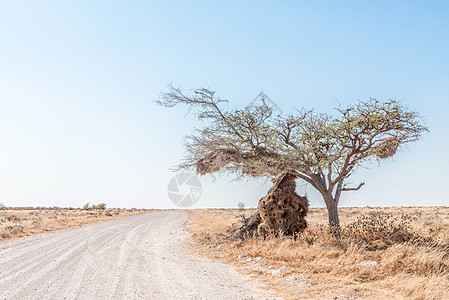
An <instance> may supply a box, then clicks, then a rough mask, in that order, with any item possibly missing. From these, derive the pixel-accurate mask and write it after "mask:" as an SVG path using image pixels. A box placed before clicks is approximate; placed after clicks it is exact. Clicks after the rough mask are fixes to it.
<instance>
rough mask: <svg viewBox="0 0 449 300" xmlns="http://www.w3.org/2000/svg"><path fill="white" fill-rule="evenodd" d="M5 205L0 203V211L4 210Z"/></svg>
mask: <svg viewBox="0 0 449 300" xmlns="http://www.w3.org/2000/svg"><path fill="white" fill-rule="evenodd" d="M5 208H6V205H5V204H4V203H3V202H0V210H2V209H5Z"/></svg>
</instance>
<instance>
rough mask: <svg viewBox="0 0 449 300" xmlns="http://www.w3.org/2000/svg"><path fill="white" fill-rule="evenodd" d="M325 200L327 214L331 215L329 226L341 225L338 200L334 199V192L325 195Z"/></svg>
mask: <svg viewBox="0 0 449 300" xmlns="http://www.w3.org/2000/svg"><path fill="white" fill-rule="evenodd" d="M323 197H324V202H325V203H326V207H327V214H328V217H329V226H331V227H339V226H340V219H339V218H338V200H336V199H334V197H333V196H332V194H330V195H324V196H323Z"/></svg>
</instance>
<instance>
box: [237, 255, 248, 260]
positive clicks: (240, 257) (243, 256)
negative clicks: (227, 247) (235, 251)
mask: <svg viewBox="0 0 449 300" xmlns="http://www.w3.org/2000/svg"><path fill="white" fill-rule="evenodd" d="M245 257H246V254H240V255H239V257H238V258H239V259H242V258H245Z"/></svg>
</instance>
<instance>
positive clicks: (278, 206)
mask: <svg viewBox="0 0 449 300" xmlns="http://www.w3.org/2000/svg"><path fill="white" fill-rule="evenodd" d="M295 178H296V177H295V176H293V175H290V174H280V175H278V176H276V178H275V179H274V180H273V183H274V184H273V187H272V188H271V189H270V190H269V191H268V194H267V195H266V196H265V197H263V198H262V199H260V201H259V206H258V208H257V213H258V214H259V216H260V224H259V225H258V226H257V233H258V234H259V235H267V234H274V235H278V234H281V235H293V234H296V233H298V232H301V231H302V230H304V228H306V227H307V222H306V220H305V217H306V215H307V212H308V211H309V201H308V200H307V198H306V197H301V196H299V195H298V194H296V191H295V189H296V182H295Z"/></svg>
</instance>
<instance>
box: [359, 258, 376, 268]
mask: <svg viewBox="0 0 449 300" xmlns="http://www.w3.org/2000/svg"><path fill="white" fill-rule="evenodd" d="M361 265H362V266H363V267H375V266H377V265H378V263H377V261H375V260H372V261H371V260H365V261H362V262H361Z"/></svg>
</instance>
